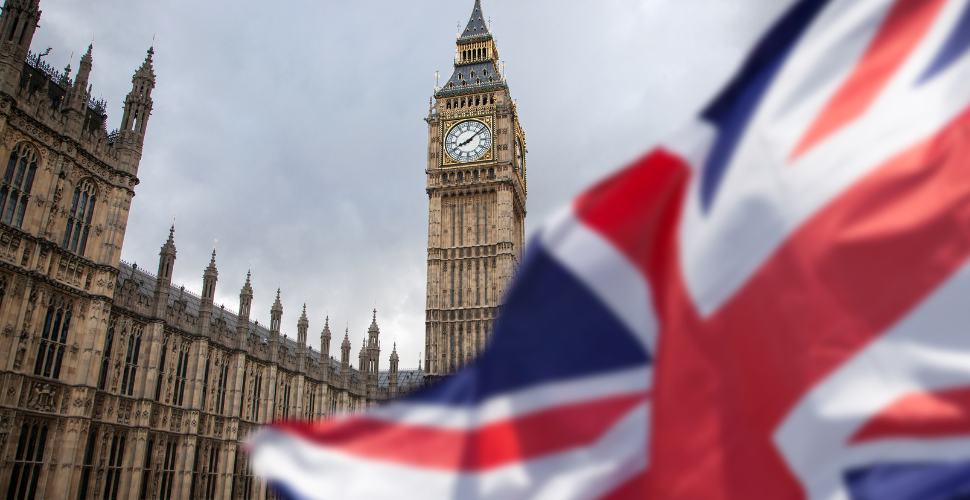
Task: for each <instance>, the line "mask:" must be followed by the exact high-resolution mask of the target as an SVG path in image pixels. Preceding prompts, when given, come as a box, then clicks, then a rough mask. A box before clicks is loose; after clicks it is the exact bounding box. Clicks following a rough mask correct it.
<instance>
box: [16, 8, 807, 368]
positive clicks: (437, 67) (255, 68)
mask: <svg viewBox="0 0 970 500" xmlns="http://www.w3.org/2000/svg"><path fill="white" fill-rule="evenodd" d="M788 4H790V0H595V1H593V0H590V1H587V2H572V1H562V0H483V5H482V9H483V11H484V13H485V15H486V16H487V17H488V18H490V19H491V22H492V24H491V28H492V33H493V34H494V36H495V37H496V42H497V44H498V48H499V53H500V55H501V57H502V59H503V60H504V61H505V63H506V70H507V75H508V81H509V86H510V89H511V93H512V97H513V98H514V99H516V100H517V101H518V109H519V116H520V119H521V122H522V126H523V128H524V129H525V131H526V134H527V135H526V140H527V147H528V151H529V155H528V161H529V199H528V206H527V208H528V218H527V219H526V228H527V232H528V231H531V230H533V229H534V228H535V227H537V226H538V225H539V224H540V223H541V222H542V220H543V219H544V218H545V217H546V216H548V215H549V214H550V213H551V212H552V211H554V210H555V209H556V208H557V207H559V206H561V205H562V204H563V203H566V202H567V201H568V200H569V199H570V197H572V196H573V195H574V194H576V193H577V192H578V191H580V190H581V189H583V187H584V186H586V185H588V184H589V183H591V182H593V181H594V180H596V179H597V178H600V177H602V176H604V175H606V174H608V173H609V172H611V171H613V170H615V169H616V168H619V167H621V166H623V164H624V163H626V162H628V161H630V160H632V159H633V158H635V157H637V156H638V155H640V154H642V153H644V152H646V151H647V150H648V149H649V148H650V147H651V146H653V145H654V144H656V142H657V141H659V140H661V139H662V138H663V137H664V136H665V135H666V134H668V133H670V132H671V131H672V130H674V129H676V128H677V127H678V126H680V125H681V124H683V123H684V122H685V121H686V120H688V119H690V118H691V117H692V116H694V114H695V113H696V112H697V110H698V109H699V108H700V107H702V106H703V105H704V103H705V102H706V101H707V100H708V99H710V97H711V96H712V95H713V94H714V93H715V92H716V91H717V90H718V88H719V87H720V86H721V85H722V84H723V83H724V81H725V80H726V79H727V78H728V77H729V76H730V74H731V72H732V71H733V70H734V69H735V68H736V66H737V65H738V64H739V63H740V60H741V58H742V56H743V54H744V53H745V51H746V50H747V49H748V48H749V47H750V45H751V44H753V43H754V41H755V40H756V39H757V37H758V36H759V35H760V33H761V32H762V31H764V29H765V28H766V27H767V26H768V25H769V24H770V22H771V21H772V20H774V19H775V18H776V17H777V16H778V15H779V14H780V12H781V11H782V10H783V9H784V8H785V7H786V6H787V5H788ZM472 5H473V0H459V1H456V0H450V1H442V0H424V1H421V2H417V1H406V2H402V1H381V2H378V1H355V2H350V1H332V0H331V1H305V2H295V1H287V0H275V1H272V2H269V1H254V0H232V1H205V2H199V1H188V0H173V1H168V0H155V1H151V2H144V1H138V2H134V1H131V0H97V1H92V0H43V1H42V2H41V9H42V10H43V15H42V17H41V20H40V29H38V30H37V32H36V34H35V35H34V40H33V44H32V50H33V51H34V52H37V51H38V50H40V51H43V50H44V49H45V48H46V47H48V46H50V47H52V51H51V53H50V55H49V56H47V59H46V60H47V61H48V62H49V63H51V64H53V65H54V66H55V67H57V68H63V67H64V66H65V65H67V63H68V62H69V60H71V53H72V52H74V57H73V65H72V66H73V67H74V68H75V70H76V68H77V61H78V59H79V57H80V55H81V54H83V53H84V50H85V49H86V48H87V45H88V44H89V43H90V42H91V39H92V37H95V40H94V52H93V56H94V69H93V71H92V74H91V79H90V82H91V83H92V84H93V85H94V94H95V96H103V97H104V99H106V100H107V101H108V129H109V130H113V129H115V128H116V127H118V125H119V122H120V120H121V112H122V108H123V101H124V97H125V95H126V94H127V93H128V91H129V90H130V88H131V75H132V74H133V73H134V71H135V69H137V68H138V66H140V65H141V62H142V60H143V59H144V57H145V51H146V50H147V49H148V47H149V46H150V45H151V44H152V36H153V35H154V34H157V37H156V39H155V42H154V43H155V58H154V61H155V64H154V66H155V73H156V78H157V83H156V87H155V90H154V92H153V94H152V97H153V99H154V102H155V106H154V111H153V113H152V116H151V119H150V121H149V123H148V131H147V138H146V141H145V149H144V157H143V158H142V162H141V167H140V169H139V172H138V177H139V179H140V181H141V183H140V184H139V185H138V186H137V187H136V188H135V193H136V196H135V199H134V200H133V203H132V209H131V216H130V218H129V220H128V230H127V236H126V238H125V244H124V249H123V251H122V258H123V259H124V260H126V261H128V262H136V263H137V264H138V265H139V266H141V267H145V268H148V269H149V270H151V271H152V272H154V271H155V269H156V267H157V265H158V251H159V247H160V246H161V245H162V243H164V241H165V239H166V237H167V236H168V227H169V225H170V224H171V223H172V217H173V215H175V214H177V215H178V219H177V221H176V224H175V242H176V246H177V247H178V260H177V261H176V264H175V269H174V277H173V282H174V283H175V284H184V285H185V286H186V288H189V289H191V290H192V291H194V292H196V293H198V292H199V289H200V288H201V283H202V271H203V269H204V268H205V266H206V265H207V263H208V261H209V256H210V254H211V251H212V248H213V243H214V240H216V239H218V247H217V254H218V255H217V265H218V269H219V282H218V285H217V289H216V303H217V304H218V303H223V304H225V306H226V307H227V308H230V309H232V310H236V309H237V308H238V305H239V298H238V297H239V289H240V287H241V286H242V284H243V281H244V280H245V277H246V270H247V268H248V267H249V266H250V261H252V272H253V288H254V289H255V298H254V303H253V319H256V320H259V321H260V322H261V323H268V322H269V309H270V306H271V304H272V302H273V299H274V298H275V297H274V293H275V291H276V288H277V286H278V283H280V280H282V299H283V310H284V313H283V328H282V329H283V332H284V333H286V334H288V335H289V336H290V337H294V336H295V335H296V321H297V319H298V317H299V315H300V309H301V306H302V304H303V302H304V296H305V297H306V299H305V300H306V304H307V315H308V317H309V320H310V333H309V342H310V345H311V346H312V347H313V348H314V349H315V350H316V349H319V332H320V330H321V329H322V328H323V324H324V317H325V316H326V314H327V310H328V309H329V314H330V321H331V328H332V329H333V330H334V334H335V335H334V340H333V342H332V345H331V347H332V350H333V351H334V352H338V349H339V343H340V340H341V339H340V336H338V335H337V333H338V332H342V331H343V328H344V326H345V325H346V324H347V323H348V322H349V325H350V337H351V341H352V342H353V345H354V351H353V355H356V352H357V349H358V347H357V346H358V345H359V344H360V342H361V339H362V338H363V337H364V334H365V330H366V328H367V326H368V325H369V324H370V318H371V309H373V307H374V304H375V301H376V304H377V309H378V318H377V319H378V324H379V325H380V327H381V333H382V346H383V351H382V353H381V358H382V360H381V363H382V368H384V369H386V367H387V361H386V360H387V356H388V355H389V353H390V349H391V343H392V342H393V341H394V340H395V339H396V340H397V344H398V352H399V354H400V356H401V367H402V368H414V367H416V366H417V364H418V353H419V352H420V351H422V350H423V344H424V305H425V304H424V302H425V301H424V294H425V274H426V260H425V259H426V257H425V256H426V245H427V210H428V199H427V195H426V194H425V191H424V188H425V174H424V168H425V160H426V156H425V155H426V147H427V124H426V123H425V122H424V121H423V118H424V117H426V116H427V115H428V99H429V97H430V96H431V94H432V92H433V86H434V83H435V79H434V74H435V71H440V73H441V75H442V81H444V80H445V79H446V78H447V77H448V76H449V75H450V74H451V70H452V58H453V55H454V42H455V33H456V31H457V28H458V24H461V25H462V27H464V24H465V23H466V22H467V20H468V17H469V14H470V13H471V9H472Z"/></svg>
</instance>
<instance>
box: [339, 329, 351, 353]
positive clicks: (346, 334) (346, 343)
mask: <svg viewBox="0 0 970 500" xmlns="http://www.w3.org/2000/svg"><path fill="white" fill-rule="evenodd" d="M340 347H342V348H344V347H345V348H347V349H350V327H349V326H348V327H347V329H346V330H344V341H343V342H341V343H340Z"/></svg>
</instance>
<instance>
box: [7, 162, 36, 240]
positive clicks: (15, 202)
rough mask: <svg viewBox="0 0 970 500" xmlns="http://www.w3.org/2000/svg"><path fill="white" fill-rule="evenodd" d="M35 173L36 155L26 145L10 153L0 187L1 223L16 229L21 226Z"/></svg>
mask: <svg viewBox="0 0 970 500" xmlns="http://www.w3.org/2000/svg"><path fill="white" fill-rule="evenodd" d="M36 171H37V154H36V153H35V152H34V150H33V149H32V148H30V147H29V146H27V144H26V143H22V144H20V145H19V146H17V147H15V148H14V150H13V151H11V152H10V159H9V160H8V161H7V170H6V172H4V174H3V184H2V187H0V214H3V221H4V222H6V223H7V224H13V225H15V226H17V227H21V226H22V225H23V222H24V213H26V210H27V202H28V201H29V199H30V189H31V187H33V185H34V173H35V172H36Z"/></svg>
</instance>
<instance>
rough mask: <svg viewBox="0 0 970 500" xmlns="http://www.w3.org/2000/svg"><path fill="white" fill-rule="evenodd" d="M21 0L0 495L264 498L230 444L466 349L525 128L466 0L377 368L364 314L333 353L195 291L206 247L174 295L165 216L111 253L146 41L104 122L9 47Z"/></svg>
mask: <svg viewBox="0 0 970 500" xmlns="http://www.w3.org/2000/svg"><path fill="white" fill-rule="evenodd" d="M40 15H41V13H40V10H39V0H5V2H4V5H3V11H2V14H0V158H2V159H6V160H7V161H6V164H5V165H6V167H5V170H4V175H3V178H2V179H0V353H5V354H0V494H5V495H6V497H5V498H7V499H9V500H34V499H41V498H48V499H62V498H63V499H79V500H81V499H99V500H115V499H120V500H124V499H130V500H135V499H138V500H141V499H173V498H176V499H181V498H191V499H196V498H199V499H257V498H258V499H263V498H268V497H272V496H273V495H272V493H271V492H270V491H267V488H266V485H265V484H264V482H263V481H261V480H260V479H259V478H258V477H254V476H253V475H252V472H251V470H250V468H249V466H248V457H247V455H246V453H245V451H244V450H243V449H242V448H243V446H242V443H243V442H245V440H246V439H247V437H248V436H250V435H251V434H252V433H253V432H255V431H256V430H258V429H259V428H260V426H262V425H265V424H268V423H270V422H272V421H274V420H278V419H294V418H299V419H313V418H321V417H326V416H330V415H334V414H337V413H341V412H353V411H357V410H359V409H362V408H364V407H366V406H368V405H370V404H373V403H375V402H379V401H382V400H386V399H390V398H394V397H396V396H398V395H400V394H405V393H407V392H410V391H413V390H416V389H418V388H420V387H421V386H422V385H424V384H426V383H428V381H431V380H434V379H436V378H440V377H444V376H447V375H448V374H449V373H451V372H453V371H454V370H457V369H459V368H461V367H462V366H463V365H465V364H467V363H468V362H470V361H471V360H472V359H473V358H474V357H475V356H476V355H477V353H478V352H479V350H480V349H482V348H483V347H484V345H485V343H486V341H487V338H488V335H489V332H490V331H491V328H492V324H493V322H494V320H495V318H496V315H497V313H498V309H499V301H500V299H501V297H502V294H503V293H504V291H505V290H506V289H507V287H508V283H509V281H510V279H511V277H512V274H513V272H514V270H515V267H516V266H517V264H518V261H519V259H520V258H521V251H522V247H523V243H524V241H523V240H524V219H525V199H526V175H525V174H526V169H525V151H526V150H525V143H524V139H525V136H524V132H523V131H522V129H521V127H520V126H519V122H518V116H517V113H516V108H515V105H514V103H513V102H512V100H511V97H510V95H509V90H508V86H507V84H506V82H505V80H504V78H503V77H502V76H501V74H500V71H499V65H498V52H497V48H496V46H495V42H494V40H493V38H492V36H491V33H490V32H489V30H488V26H487V24H486V23H485V21H484V16H483V15H482V12H481V6H480V3H479V1H478V0H476V1H475V5H474V8H473V11H472V16H471V19H470V20H469V22H468V25H467V26H466V29H465V32H463V33H461V34H460V35H459V37H458V40H457V49H456V57H455V69H454V73H453V75H452V77H451V78H450V79H449V80H448V81H447V82H446V83H445V85H444V86H442V87H441V88H439V89H438V90H437V91H436V92H435V95H434V101H433V103H432V107H431V110H430V112H429V115H428V117H427V118H426V122H427V124H428V127H429V135H428V141H429V143H428V163H427V169H426V175H427V194H428V197H429V222H428V278H427V279H428V282H427V305H426V317H425V320H426V331H425V353H426V354H425V358H424V366H423V367H420V368H419V369H417V370H399V369H398V362H399V360H398V355H397V352H396V349H393V350H392V352H391V354H390V361H389V369H388V370H386V371H385V370H381V369H380V362H379V356H380V329H379V328H378V326H377V318H376V315H377V313H376V311H375V312H374V317H373V318H372V322H371V325H370V328H369V329H368V331H367V339H366V341H365V344H364V346H363V347H362V348H361V350H360V351H359V354H358V365H357V368H356V369H355V368H354V367H353V366H352V364H351V359H350V356H351V345H350V341H349V338H348V337H349V334H348V332H346V331H345V333H344V337H343V341H342V343H341V346H340V357H339V360H338V359H337V358H336V357H335V356H333V357H332V356H331V355H330V343H331V333H330V328H329V321H326V322H325V326H324V328H323V331H322V332H321V334H320V346H319V350H315V349H313V348H312V347H310V346H308V344H307V333H308V332H307V330H308V325H309V322H308V319H307V315H306V306H305V305H304V308H303V314H302V316H301V317H300V318H299V320H298V321H297V338H296V339H287V338H286V337H285V336H284V337H282V338H281V336H280V325H281V321H282V314H283V307H282V304H281V303H280V299H279V291H277V295H276V300H275V302H274V303H273V304H272V306H271V308H270V313H271V314H270V316H271V320H270V324H269V325H261V324H259V323H258V322H255V321H251V320H250V319H249V318H250V311H251V307H252V305H253V289H252V287H251V285H250V279H249V276H248V275H247V277H246V280H245V284H244V285H243V286H242V289H241V291H240V294H239V307H238V310H237V311H238V312H232V311H230V310H228V309H226V308H225V307H224V306H216V305H215V304H214V303H213V297H214V296H215V288H216V283H217V280H218V271H217V269H216V254H215V252H214V251H213V254H212V259H211V261H210V263H209V266H208V267H207V268H206V269H205V270H204V271H203V284H202V290H201V293H199V294H194V293H192V292H190V291H188V290H186V289H185V287H177V286H176V285H173V284H172V282H171V276H172V270H173V267H174V265H175V262H176V248H175V235H174V227H172V228H171V229H170V230H169V234H168V239H167V241H165V242H164V244H163V245H162V247H161V251H160V253H159V261H158V268H157V271H156V272H155V273H154V274H153V273H150V272H148V271H146V270H144V269H141V268H139V267H137V266H136V265H131V264H127V263H125V262H122V261H120V256H121V249H122V245H123V242H124V236H125V230H126V227H127V224H128V216H129V208H130V206H131V200H132V198H133V196H134V194H135V192H134V188H135V186H136V185H137V184H138V178H137V173H138V166H139V163H140V160H141V157H142V146H143V143H144V137H145V133H146V127H147V124H148V119H149V117H150V115H151V112H152V99H151V92H152V90H153V89H154V87H155V74H154V69H153V67H152V55H153V49H151V48H150V49H149V50H148V55H147V57H146V58H145V61H144V63H143V64H142V65H141V67H139V68H138V69H137V71H136V72H135V74H134V76H133V78H132V88H131V92H130V93H129V94H128V95H127V97H126V99H125V102H124V113H123V116H122V118H121V123H120V126H119V128H118V129H117V130H116V131H114V132H111V133H108V132H107V129H106V121H107V116H106V114H105V103H104V102H103V101H96V100H93V99H91V95H92V93H91V87H90V86H89V85H88V77H89V75H90V72H91V69H92V47H90V46H89V47H88V51H87V53H86V54H85V55H84V56H83V57H82V58H81V60H80V63H79V67H78V70H77V73H76V75H74V77H73V79H72V78H71V74H70V73H71V68H70V66H68V67H67V68H65V70H64V71H63V72H58V71H55V70H54V69H52V68H51V67H49V66H48V65H46V64H45V63H44V62H43V60H42V57H43V55H34V54H31V53H30V52H29V48H30V43H31V39H32V37H33V34H34V30H35V29H36V28H37V26H38V21H39V19H40Z"/></svg>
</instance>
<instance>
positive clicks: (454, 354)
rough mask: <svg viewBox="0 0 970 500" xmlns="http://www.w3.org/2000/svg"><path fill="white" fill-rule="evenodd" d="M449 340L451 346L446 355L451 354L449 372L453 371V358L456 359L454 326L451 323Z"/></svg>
mask: <svg viewBox="0 0 970 500" xmlns="http://www.w3.org/2000/svg"><path fill="white" fill-rule="evenodd" d="M450 340H451V345H450V347H449V349H448V353H449V354H451V356H450V357H451V371H455V358H456V357H457V354H456V352H455V325H454V323H452V325H451V339H450Z"/></svg>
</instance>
